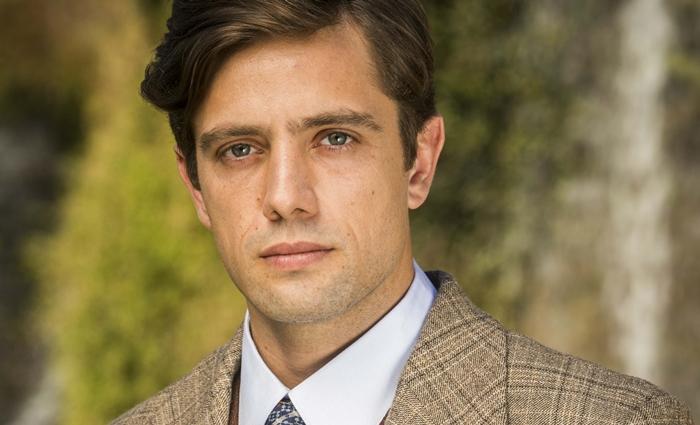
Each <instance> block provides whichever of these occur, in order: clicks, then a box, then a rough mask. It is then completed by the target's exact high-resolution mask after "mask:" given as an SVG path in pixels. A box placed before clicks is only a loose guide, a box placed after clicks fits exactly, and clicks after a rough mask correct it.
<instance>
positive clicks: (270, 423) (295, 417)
mask: <svg viewBox="0 0 700 425" xmlns="http://www.w3.org/2000/svg"><path fill="white" fill-rule="evenodd" d="M265 425H305V424H304V420H303V419H301V416H299V412H297V409H296V407H294V404H292V400H290V399H289V397H288V396H284V398H283V399H282V400H280V402H279V403H277V406H275V408H274V409H272V412H270V416H268V417H267V421H265Z"/></svg>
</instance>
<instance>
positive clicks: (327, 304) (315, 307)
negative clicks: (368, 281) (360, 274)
mask: <svg viewBox="0 0 700 425" xmlns="http://www.w3.org/2000/svg"><path fill="white" fill-rule="evenodd" d="M359 289H360V286H359V285H358V282H357V280H355V279H352V280H350V282H349V281H348V279H341V280H335V283H334V284H333V285H330V286H329V285H323V286H320V285H319V286H316V285H309V284H308V283H301V282H298V281H297V282H295V283H294V284H293V285H280V286H277V287H275V288H271V290H270V291H265V292H266V293H265V294H262V293H259V294H255V295H257V297H255V295H254V297H255V298H258V297H259V299H258V302H257V303H255V307H256V308H257V310H258V311H260V313H262V314H264V315H265V316H267V317H268V318H269V319H272V320H274V321H276V322H280V323H287V324H296V325H312V324H318V323H323V322H328V321H331V320H333V319H335V318H337V317H338V316H341V315H342V314H343V313H345V312H347V311H348V310H350V309H351V308H352V307H353V306H354V305H355V304H357V303H358V302H359V301H360V300H361V299H362V297H363V296H364V295H365V291H363V290H359ZM251 295H253V294H251ZM250 299H251V301H253V298H250Z"/></svg>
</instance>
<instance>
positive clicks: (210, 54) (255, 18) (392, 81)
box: [141, 0, 436, 188]
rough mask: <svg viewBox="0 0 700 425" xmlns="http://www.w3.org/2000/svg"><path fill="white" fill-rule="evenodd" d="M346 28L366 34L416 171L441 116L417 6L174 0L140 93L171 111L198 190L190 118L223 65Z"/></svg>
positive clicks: (410, 1) (331, 0)
mask: <svg viewBox="0 0 700 425" xmlns="http://www.w3.org/2000/svg"><path fill="white" fill-rule="evenodd" d="M343 22H347V23H351V24H352V25H354V26H355V27H356V28H358V29H359V30H360V31H361V33H362V35H363V38H364V39H365V41H366V42H367V44H368V48H369V51H370V54H371V56H372V60H373V62H374V64H373V65H374V66H373V67H374V72H375V73H376V75H375V77H376V79H377V84H379V86H380V88H381V89H382V90H383V91H384V93H385V94H386V95H387V96H389V97H390V98H391V99H393V100H394V101H396V102H397V103H398V105H399V120H400V124H399V127H400V130H401V140H402V143H403V149H404V151H403V155H404V162H405V167H406V169H409V168H411V166H412V165H413V161H414V159H415V152H416V151H415V140H416V134H417V133H418V132H419V131H420V129H421V128H422V126H423V124H424V123H425V121H427V120H428V119H429V118H430V117H431V116H434V115H435V114H436V109H435V88H434V81H433V56H434V49H433V42H432V38H431V36H430V32H429V28H428V24H427V19H426V17H425V12H424V11H423V8H422V6H421V5H420V3H419V2H418V0H402V1H397V0H173V6H172V16H171V18H170V19H169V20H168V32H167V33H166V35H165V37H164V39H163V42H162V43H161V45H160V46H158V48H157V50H156V57H155V59H154V61H153V62H152V63H151V64H150V65H149V66H148V68H147V70H146V78H145V79H144V81H143V83H142V85H141V91H142V95H143V96H144V97H145V98H146V99H147V100H148V101H149V102H151V103H152V104H153V105H155V106H156V107H158V108H160V109H162V110H163V111H165V112H167V113H168V115H169V119H170V125H171V128H172V130H173V134H174V135H175V140H176V142H177V145H178V148H179V149H180V151H181V152H182V154H183V155H184V157H185V159H186V161H187V171H188V174H189V177H190V180H191V181H192V184H193V185H194V187H195V188H199V177H198V173H197V156H196V149H195V140H194V137H195V136H194V134H193V131H192V118H193V116H194V115H195V114H196V111H197V109H198V108H199V107H200V104H201V102H202V99H203V98H204V96H205V94H206V93H207V91H208V89H209V87H210V86H211V82H212V80H213V78H214V76H215V75H216V73H217V71H218V69H219V67H220V66H221V64H222V63H223V61H225V60H226V59H227V58H228V57H230V56H231V55H232V54H234V53H235V52H238V51H241V50H243V49H245V48H247V47H250V46H252V45H255V44H257V43H260V42H263V41H266V40H272V39H286V40H295V39H296V40H303V39H305V38H308V37H310V36H312V35H313V34H315V33H316V32H317V31H319V30H321V29H323V28H327V27H330V26H334V25H339V24H341V23H343Z"/></svg>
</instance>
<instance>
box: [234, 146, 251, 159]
mask: <svg viewBox="0 0 700 425" xmlns="http://www.w3.org/2000/svg"><path fill="white" fill-rule="evenodd" d="M229 150H230V151H231V154H233V156H235V157H236V158H242V157H244V156H248V155H250V151H251V146H250V145H244V144H241V145H234V146H231V148H230V149H229Z"/></svg>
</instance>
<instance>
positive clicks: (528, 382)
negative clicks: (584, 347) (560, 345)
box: [506, 331, 693, 425]
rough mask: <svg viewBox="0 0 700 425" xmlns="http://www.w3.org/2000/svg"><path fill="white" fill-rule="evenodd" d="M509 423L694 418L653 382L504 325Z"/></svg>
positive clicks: (681, 420)
mask: <svg viewBox="0 0 700 425" xmlns="http://www.w3.org/2000/svg"><path fill="white" fill-rule="evenodd" d="M506 335H507V369H508V390H507V391H508V417H509V423H512V424H550V423H551V424H561V423H585V424H601V425H603V424H631V423H634V424H692V423H693V420H692V418H691V416H690V411H689V410H688V408H687V407H686V406H685V405H684V404H683V403H681V402H680V401H678V400H677V399H675V398H674V397H673V396H671V395H669V394H668V393H666V392H665V391H663V390H661V389H660V388H658V387H656V386H655V385H653V384H651V383H649V382H647V381H645V380H643V379H639V378H634V377H631V376H627V375H623V374H620V373H616V372H613V371H611V370H609V369H606V368H604V367H602V366H599V365H597V364H594V363H591V362H588V361H585V360H582V359H579V358H577V357H574V356H570V355H566V354H563V353H560V352H557V351H555V350H552V349H550V348H547V347H545V346H543V345H541V344H539V343H537V342H535V341H533V340H532V339H530V338H528V337H526V336H524V335H520V334H518V333H515V332H511V331H506Z"/></svg>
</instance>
